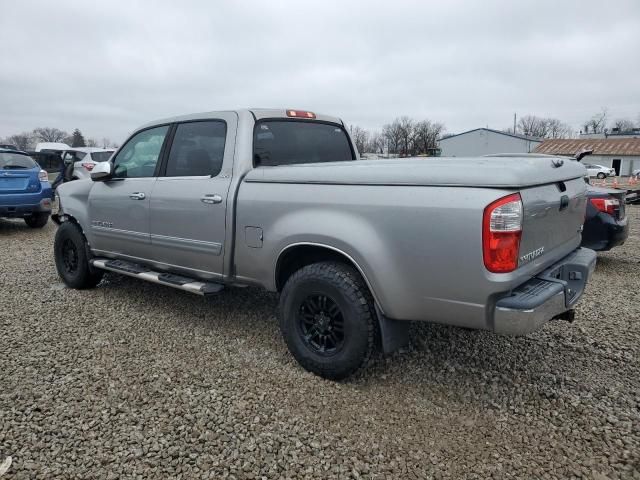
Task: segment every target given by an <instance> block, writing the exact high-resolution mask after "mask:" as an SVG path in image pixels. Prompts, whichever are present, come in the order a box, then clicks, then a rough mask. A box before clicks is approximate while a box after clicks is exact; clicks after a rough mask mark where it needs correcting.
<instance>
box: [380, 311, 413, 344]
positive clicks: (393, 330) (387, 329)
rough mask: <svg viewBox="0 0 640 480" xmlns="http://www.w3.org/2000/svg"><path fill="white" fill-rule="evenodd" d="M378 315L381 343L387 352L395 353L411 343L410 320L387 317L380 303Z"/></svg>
mask: <svg viewBox="0 0 640 480" xmlns="http://www.w3.org/2000/svg"><path fill="white" fill-rule="evenodd" d="M376 316H377V317H378V326H379V327H380V343H381V344H382V351H383V352H384V353H385V354H389V353H393V352H395V351H396V350H398V349H400V348H402V347H406V346H407V345H408V344H409V327H410V325H411V323H410V322H407V321H402V320H392V319H390V318H387V317H385V316H384V315H383V314H382V312H381V311H380V309H379V308H378V305H376Z"/></svg>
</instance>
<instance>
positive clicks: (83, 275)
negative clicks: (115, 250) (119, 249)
mask: <svg viewBox="0 0 640 480" xmlns="http://www.w3.org/2000/svg"><path fill="white" fill-rule="evenodd" d="M86 243H87V241H86V240H85V238H84V235H83V234H82V232H81V231H80V227H78V226H77V225H76V224H75V223H72V222H64V223H63V224H62V225H60V227H58V231H57V232H56V239H55V242H54V245H53V251H54V257H55V261H56V269H57V270H58V275H60V278H61V279H62V281H63V282H64V283H65V285H67V286H69V287H71V288H77V289H84V288H92V287H95V286H96V285H97V284H98V283H100V280H102V275H103V272H102V271H101V270H97V271H96V270H94V269H93V268H91V265H90V264H89V256H88V254H87V245H86Z"/></svg>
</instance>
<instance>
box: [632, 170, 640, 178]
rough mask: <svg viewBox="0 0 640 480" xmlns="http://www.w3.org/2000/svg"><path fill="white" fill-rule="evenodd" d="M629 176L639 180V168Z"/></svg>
mask: <svg viewBox="0 0 640 480" xmlns="http://www.w3.org/2000/svg"><path fill="white" fill-rule="evenodd" d="M631 176H632V177H636V178H640V168H638V169H636V170H634V171H633V172H631Z"/></svg>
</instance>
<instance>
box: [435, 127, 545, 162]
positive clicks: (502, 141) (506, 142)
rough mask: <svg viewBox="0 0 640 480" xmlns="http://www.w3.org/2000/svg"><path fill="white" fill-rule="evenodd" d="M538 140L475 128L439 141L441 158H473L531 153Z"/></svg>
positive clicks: (539, 141)
mask: <svg viewBox="0 0 640 480" xmlns="http://www.w3.org/2000/svg"><path fill="white" fill-rule="evenodd" d="M540 143H541V140H540V139H539V138H533V137H526V136H524V135H514V134H513V133H508V132H500V131H498V130H492V129H490V128H476V129H474V130H469V131H467V132H463V133H459V134H457V135H451V136H450V137H445V138H442V139H440V141H439V146H440V149H441V150H442V153H441V155H442V156H443V157H475V156H479V155H490V154H495V153H531V152H533V150H534V149H535V148H536V147H537V146H538V145H539V144H540Z"/></svg>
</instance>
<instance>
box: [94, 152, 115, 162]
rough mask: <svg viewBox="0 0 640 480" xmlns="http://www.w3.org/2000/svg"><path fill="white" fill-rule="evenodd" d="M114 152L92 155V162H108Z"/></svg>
mask: <svg viewBox="0 0 640 480" xmlns="http://www.w3.org/2000/svg"><path fill="white" fill-rule="evenodd" d="M111 155H113V152H93V153H91V160H93V161H94V162H106V161H107V160H109V159H110V158H111Z"/></svg>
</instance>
